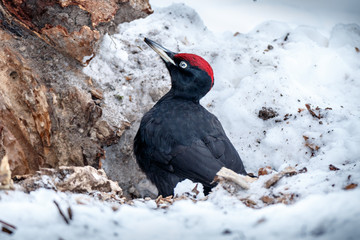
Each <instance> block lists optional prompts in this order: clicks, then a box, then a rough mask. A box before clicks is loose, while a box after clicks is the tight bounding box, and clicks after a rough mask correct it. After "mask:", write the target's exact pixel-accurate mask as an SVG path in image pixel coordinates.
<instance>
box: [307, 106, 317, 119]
mask: <svg viewBox="0 0 360 240" xmlns="http://www.w3.org/2000/svg"><path fill="white" fill-rule="evenodd" d="M305 107H306V108H307V110H308V111H309V113H310V114H311V115H312V116H313V117H316V118H318V119H321V116H320V113H319V115H317V114H316V113H315V112H314V111H313V110H311V107H310V104H305Z"/></svg>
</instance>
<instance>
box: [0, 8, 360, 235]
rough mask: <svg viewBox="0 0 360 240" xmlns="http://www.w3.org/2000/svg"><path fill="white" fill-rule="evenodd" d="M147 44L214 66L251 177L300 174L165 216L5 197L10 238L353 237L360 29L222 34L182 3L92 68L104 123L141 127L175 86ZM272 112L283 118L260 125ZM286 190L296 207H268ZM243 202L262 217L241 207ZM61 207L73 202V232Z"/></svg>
mask: <svg viewBox="0 0 360 240" xmlns="http://www.w3.org/2000/svg"><path fill="white" fill-rule="evenodd" d="M144 36H146V37H149V38H150V39H152V40H154V41H157V42H159V43H161V44H162V45H164V46H165V47H167V48H169V49H170V50H173V51H179V52H190V53H196V54H198V55H201V56H202V57H204V58H205V59H206V60H208V61H209V63H210V64H211V65H212V67H213V69H214V73H215V86H214V88H213V89H212V91H211V92H210V93H209V94H208V95H207V96H206V97H205V98H204V99H203V100H202V101H201V102H202V104H203V105H204V106H206V107H207V108H208V110H209V111H211V112H212V113H214V114H215V115H217V116H218V118H219V119H220V121H221V122H222V124H223V126H224V128H225V130H226V132H227V133H228V135H229V137H230V139H231V140H232V142H233V143H234V145H235V147H236V149H237V150H238V152H239V154H240V156H241V157H242V159H243V162H244V165H245V167H246V169H247V171H248V172H253V173H255V174H257V171H258V169H259V168H260V167H265V166H270V167H271V168H272V169H274V171H275V172H276V171H281V170H283V169H285V168H286V167H288V166H292V167H295V168H296V169H297V170H298V171H299V170H301V169H303V173H301V174H297V175H295V176H292V177H284V178H283V179H281V180H280V181H279V182H278V183H277V184H276V185H275V186H274V187H271V188H270V189H265V188H264V187H263V186H264V185H263V184H264V182H265V181H266V180H267V179H268V178H270V177H271V176H272V175H266V176H260V178H259V180H258V181H257V182H255V183H253V184H252V186H251V188H250V189H249V190H247V191H242V192H240V193H238V194H236V195H231V194H229V193H228V192H227V191H225V190H224V189H222V188H221V187H218V188H216V190H214V192H213V193H211V194H210V195H209V197H208V198H207V199H205V200H202V201H197V203H193V202H192V201H191V200H181V201H176V202H175V203H174V204H173V205H171V206H169V207H168V208H166V209H157V208H156V203H155V202H154V200H143V199H139V200H137V201H135V203H134V205H133V206H130V205H122V206H120V205H119V206H118V205H117V203H103V202H100V201H96V200H93V199H89V197H87V196H85V195H79V194H64V193H54V192H52V191H50V190H39V191H35V192H32V193H30V194H29V195H27V194H24V193H21V192H8V193H4V192H0V199H1V200H0V220H4V221H5V220H6V221H7V222H9V223H11V224H14V225H16V226H17V230H16V232H15V234H14V235H12V236H10V235H6V234H5V233H0V237H1V239H25V238H30V237H31V238H36V239H60V238H62V239H104V238H106V239H118V238H123V239H140V238H141V239H143V238H147V239H153V238H160V239H162V238H173V239H184V238H186V239H314V238H316V239H356V237H357V236H358V235H359V234H360V230H359V227H358V226H359V224H360V205H359V199H360V189H359V188H355V189H353V190H348V191H346V190H344V188H345V187H347V186H349V185H350V184H359V183H360V174H359V173H360V164H359V162H360V161H359V156H360V147H359V146H360V121H359V120H360V107H359V97H360V96H359V93H360V61H359V60H360V52H359V48H360V27H359V26H358V25H356V24H351V25H342V24H339V25H336V26H334V28H333V29H332V31H331V32H328V33H327V34H323V31H322V32H320V31H319V30H317V29H316V28H313V27H309V26H293V25H292V26H289V25H288V24H285V23H281V22H265V23H263V24H261V25H259V26H258V27H256V28H255V29H254V30H253V31H251V32H250V33H248V34H242V33H237V34H234V35H233V34H230V33H225V34H213V33H212V32H210V31H209V30H207V28H206V26H205V25H204V23H203V22H202V20H201V19H200V18H199V16H198V15H197V13H196V12H195V11H194V10H192V9H189V8H188V7H186V6H184V5H182V4H176V5H172V6H171V7H168V8H163V9H158V10H157V11H156V12H155V13H154V14H153V15H151V16H149V17H147V18H146V19H140V20H136V21H133V22H131V23H124V24H121V25H120V26H119V27H118V33H117V34H115V35H113V36H106V37H105V38H104V40H103V43H102V46H101V48H100V50H99V53H98V54H97V56H96V57H95V58H94V59H93V60H92V62H91V63H90V65H89V66H88V67H87V68H86V69H85V72H86V73H87V74H88V75H89V76H91V77H92V78H93V79H94V80H96V81H98V82H99V84H100V86H102V88H103V89H104V98H105V106H104V107H103V109H104V111H103V113H104V117H105V118H107V119H110V120H111V121H112V123H113V124H114V125H119V126H120V124H121V122H122V121H129V122H133V121H139V120H140V118H141V116H142V114H143V113H144V112H145V111H146V110H148V109H149V108H150V107H151V105H152V104H154V103H155V102H156V101H157V100H158V99H159V98H160V97H161V96H162V95H163V94H164V93H165V92H166V91H167V90H168V89H169V84H170V79H169V76H168V73H167V71H166V69H165V67H164V65H163V63H162V62H161V60H160V58H159V57H158V56H157V55H156V53H155V52H153V51H152V50H151V49H150V48H149V47H147V46H146V45H145V44H144V43H143V37H144ZM306 104H310V105H308V107H309V110H308V109H307V107H306ZM263 107H265V108H272V109H273V110H275V111H276V112H277V114H278V116H276V117H275V118H271V119H268V120H263V119H260V118H259V117H258V113H259V110H261V109H262V108H263ZM317 107H318V108H317ZM311 112H312V113H311ZM135 126H136V124H135ZM330 164H331V165H333V166H335V168H332V167H330ZM336 169H338V170H336ZM352 186H355V185H352ZM190 188H191V187H190V186H189V188H188V189H189V190H190V191H191V189H190ZM179 191H180V190H179ZM181 191H182V192H184V191H186V189H185V190H181ZM181 191H180V192H181ZM281 194H283V195H286V194H294V196H296V199H295V203H294V204H293V205H283V204H277V205H272V206H267V207H264V206H265V204H262V203H261V200H260V199H261V197H263V196H274V195H281ZM77 198H83V199H86V203H85V204H80V203H79V202H77V201H76V199H77ZM245 198H246V199H250V200H253V201H254V202H255V203H256V204H257V205H258V206H257V207H259V208H260V209H252V208H249V207H247V206H246V205H244V204H243V203H242V201H241V199H245ZM53 199H56V200H57V201H58V202H60V203H61V206H63V207H64V208H65V207H67V206H68V205H70V206H71V208H72V211H73V214H74V219H73V220H72V221H71V223H70V224H69V225H66V223H65V222H64V221H63V219H62V218H61V216H60V215H59V214H58V212H57V209H56V208H55V206H54V204H53V202H52V200H53ZM114 206H115V207H114ZM113 208H114V209H118V210H117V211H113V210H112V209H113ZM44 226H46V230H42V229H43V228H44Z"/></svg>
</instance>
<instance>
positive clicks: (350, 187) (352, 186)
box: [344, 183, 358, 190]
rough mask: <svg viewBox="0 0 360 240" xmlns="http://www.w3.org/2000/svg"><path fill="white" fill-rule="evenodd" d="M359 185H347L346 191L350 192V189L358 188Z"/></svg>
mask: <svg viewBox="0 0 360 240" xmlns="http://www.w3.org/2000/svg"><path fill="white" fill-rule="evenodd" d="M357 186H358V185H357V184H356V183H350V184H349V185H347V186H346V187H345V188H344V189H345V190H350V189H354V188H357Z"/></svg>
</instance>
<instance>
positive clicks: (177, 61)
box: [134, 39, 246, 196]
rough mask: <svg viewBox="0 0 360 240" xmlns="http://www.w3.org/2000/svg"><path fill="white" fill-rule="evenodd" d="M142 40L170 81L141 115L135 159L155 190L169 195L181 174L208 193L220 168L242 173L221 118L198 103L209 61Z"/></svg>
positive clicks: (209, 80)
mask: <svg viewBox="0 0 360 240" xmlns="http://www.w3.org/2000/svg"><path fill="white" fill-rule="evenodd" d="M145 41H146V42H147V43H148V44H149V45H150V46H151V47H152V48H153V49H154V48H155V49H154V50H155V51H156V52H158V53H159V54H160V56H161V57H162V59H163V60H164V62H165V64H166V67H167V68H168V70H169V72H170V75H171V83H172V87H171V89H170V91H169V92H168V93H167V94H166V95H165V96H163V97H162V98H161V99H160V100H159V101H158V102H157V103H156V104H155V106H154V107H153V108H152V109H151V110H150V111H149V112H147V113H146V114H145V115H144V117H143V118H142V120H141V123H140V127H139V130H138V132H137V134H136V137H135V140H134V153H135V156H136V159H137V162H138V164H139V166H140V167H141V169H142V170H143V171H144V172H145V173H146V175H147V176H148V178H149V179H150V180H151V181H152V182H153V183H154V184H155V185H156V187H157V188H158V190H159V195H163V196H168V195H172V194H173V190H174V188H175V186H176V184H177V183H178V182H180V181H182V180H184V179H186V178H187V179H190V180H192V181H194V182H200V183H202V184H203V185H204V188H205V192H209V191H210V190H211V188H212V187H213V186H214V185H213V184H212V181H213V179H214V177H215V175H216V173H217V172H218V171H219V170H220V169H221V167H227V168H229V169H232V170H233V171H235V172H237V173H240V174H246V171H245V169H244V166H243V163H242V161H241V159H240V156H239V154H238V153H237V151H236V150H235V148H234V146H233V145H232V143H231V142H230V140H229V139H228V137H227V136H226V134H225V132H224V130H223V128H222V126H221V123H220V122H219V120H218V119H217V118H216V117H215V116H214V115H213V114H211V113H210V112H209V111H207V110H206V109H205V108H204V107H202V106H201V105H200V103H199V100H200V99H201V98H202V97H203V96H204V95H205V94H206V93H207V92H208V91H209V90H210V89H211V87H212V85H213V76H212V69H211V67H210V65H209V64H208V63H207V62H206V61H205V60H204V59H202V58H201V57H199V56H196V55H193V54H175V53H172V52H170V51H169V50H167V49H165V48H163V47H161V46H160V45H158V44H157V43H155V42H153V41H151V40H148V39H145ZM159 49H160V50H159ZM159 51H160V52H159ZM164 54H166V56H164Z"/></svg>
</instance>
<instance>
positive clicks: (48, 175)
mask: <svg viewBox="0 0 360 240" xmlns="http://www.w3.org/2000/svg"><path fill="white" fill-rule="evenodd" d="M20 185H21V186H22V187H24V189H25V191H27V192H30V191H34V190H36V189H38V188H48V189H54V190H57V191H62V192H66V191H70V192H76V193H92V192H96V191H99V192H105V193H115V194H117V195H119V196H121V195H122V189H121V188H120V187H119V185H118V183H117V182H114V181H111V180H109V179H108V178H107V176H106V174H105V172H104V170H102V169H100V170H96V169H95V168H93V167H91V166H86V167H66V166H62V167H59V169H51V168H44V169H41V170H40V171H39V172H38V173H37V174H36V175H34V176H32V177H29V178H27V179H25V180H24V181H22V182H20Z"/></svg>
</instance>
